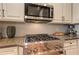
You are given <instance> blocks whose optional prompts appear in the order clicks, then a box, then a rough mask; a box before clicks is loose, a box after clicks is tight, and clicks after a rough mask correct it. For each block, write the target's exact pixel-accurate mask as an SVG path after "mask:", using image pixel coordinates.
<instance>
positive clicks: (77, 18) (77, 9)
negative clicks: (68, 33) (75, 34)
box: [73, 3, 79, 23]
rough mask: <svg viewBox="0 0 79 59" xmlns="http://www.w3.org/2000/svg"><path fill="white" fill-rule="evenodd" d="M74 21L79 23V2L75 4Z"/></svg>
mask: <svg viewBox="0 0 79 59" xmlns="http://www.w3.org/2000/svg"><path fill="white" fill-rule="evenodd" d="M73 23H79V3H74V4H73Z"/></svg>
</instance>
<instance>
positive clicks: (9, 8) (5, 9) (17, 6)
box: [2, 3, 24, 22]
mask: <svg viewBox="0 0 79 59" xmlns="http://www.w3.org/2000/svg"><path fill="white" fill-rule="evenodd" d="M2 15H3V16H2V19H3V20H2V21H13V22H24V4H23V3H3V5H2Z"/></svg>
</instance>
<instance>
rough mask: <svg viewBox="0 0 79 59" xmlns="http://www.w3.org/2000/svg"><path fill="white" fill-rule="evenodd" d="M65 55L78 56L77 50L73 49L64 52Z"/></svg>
mask: <svg viewBox="0 0 79 59" xmlns="http://www.w3.org/2000/svg"><path fill="white" fill-rule="evenodd" d="M66 55H78V50H77V49H76V48H75V49H70V50H66Z"/></svg>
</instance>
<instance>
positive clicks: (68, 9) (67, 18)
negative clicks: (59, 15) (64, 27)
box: [62, 3, 72, 23]
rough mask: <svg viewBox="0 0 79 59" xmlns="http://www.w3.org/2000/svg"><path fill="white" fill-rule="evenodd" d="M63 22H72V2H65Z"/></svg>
mask: <svg viewBox="0 0 79 59" xmlns="http://www.w3.org/2000/svg"><path fill="white" fill-rule="evenodd" d="M62 6H63V7H62V9H63V23H71V22H72V19H71V17H72V10H71V3H63V4H62Z"/></svg>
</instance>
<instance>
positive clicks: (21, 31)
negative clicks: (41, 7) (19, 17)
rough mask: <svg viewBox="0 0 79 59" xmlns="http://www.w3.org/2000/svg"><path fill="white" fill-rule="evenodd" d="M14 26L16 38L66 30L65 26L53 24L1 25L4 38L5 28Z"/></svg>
mask: <svg viewBox="0 0 79 59" xmlns="http://www.w3.org/2000/svg"><path fill="white" fill-rule="evenodd" d="M10 25H13V26H16V36H24V35H26V34H39V33H48V34H52V33H53V32H56V31H60V32H64V31H65V30H66V26H65V25H55V24H34V23H26V24H20V23H19V24H18V23H17V24H16V23H3V24H2V25H1V26H3V28H4V29H5V30H4V36H6V27H7V26H10Z"/></svg>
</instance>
